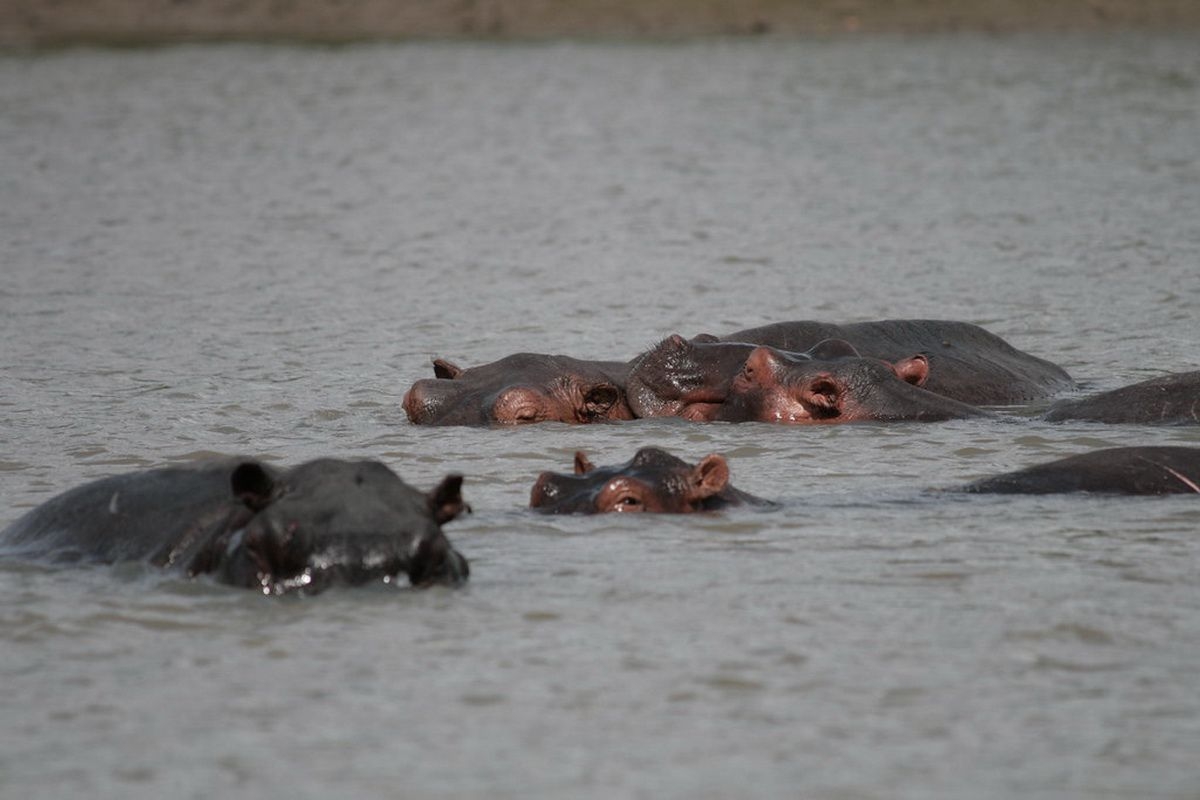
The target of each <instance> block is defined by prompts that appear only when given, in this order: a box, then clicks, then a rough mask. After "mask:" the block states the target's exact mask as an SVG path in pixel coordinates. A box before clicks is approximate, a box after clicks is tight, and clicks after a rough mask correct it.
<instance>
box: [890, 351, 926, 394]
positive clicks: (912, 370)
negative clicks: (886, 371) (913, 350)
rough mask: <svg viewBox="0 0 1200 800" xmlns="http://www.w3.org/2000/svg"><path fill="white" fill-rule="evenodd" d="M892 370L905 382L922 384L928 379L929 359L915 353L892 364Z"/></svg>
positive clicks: (915, 384) (916, 384)
mask: <svg viewBox="0 0 1200 800" xmlns="http://www.w3.org/2000/svg"><path fill="white" fill-rule="evenodd" d="M892 370H893V371H894V372H895V373H896V376H897V377H898V378H900V380H902V381H904V382H905V383H911V384H912V385H913V386H924V385H925V381H927V380H929V359H927V358H926V357H925V356H923V355H920V354H917V355H915V356H912V357H910V358H906V359H903V360H902V361H897V362H896V363H895V364H892Z"/></svg>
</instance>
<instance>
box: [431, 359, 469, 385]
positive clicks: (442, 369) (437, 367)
mask: <svg viewBox="0 0 1200 800" xmlns="http://www.w3.org/2000/svg"><path fill="white" fill-rule="evenodd" d="M461 374H462V367H460V366H458V365H457V364H454V363H451V362H449V361H447V360H445V359H444V358H435V359H434V360H433V377H435V378H441V379H442V380H448V381H452V380H454V379H455V378H457V377H458V376H459V375H461Z"/></svg>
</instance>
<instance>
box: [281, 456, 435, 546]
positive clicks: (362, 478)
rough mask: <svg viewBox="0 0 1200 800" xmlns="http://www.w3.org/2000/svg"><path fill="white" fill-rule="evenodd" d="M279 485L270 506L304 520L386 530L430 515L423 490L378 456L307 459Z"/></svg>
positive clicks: (363, 528)
mask: <svg viewBox="0 0 1200 800" xmlns="http://www.w3.org/2000/svg"><path fill="white" fill-rule="evenodd" d="M280 486H281V491H280V496H279V497H278V499H277V500H276V501H275V502H274V503H272V504H271V505H270V506H268V508H267V512H268V513H270V514H272V515H273V516H287V517H291V518H294V519H295V520H296V521H297V522H298V523H300V524H302V525H305V526H312V525H316V526H318V527H326V526H327V527H336V528H338V529H342V530H347V531H350V530H353V529H358V530H360V531H361V532H368V531H370V532H383V531H384V530H394V529H395V527H396V526H397V524H398V523H405V524H411V523H412V522H414V521H416V520H419V519H426V518H430V512H429V507H428V502H427V501H426V498H425V495H423V494H422V493H421V492H419V491H417V490H416V489H414V488H413V487H411V486H409V485H408V484H406V483H404V481H402V480H400V478H399V476H397V475H396V473H394V472H392V471H391V470H390V469H388V468H387V467H386V466H385V465H383V464H381V463H379V462H378V461H341V460H338V459H318V460H316V461H309V462H307V463H305V464H301V465H299V466H297V467H295V468H293V469H291V470H288V472H287V473H285V474H284V475H283V477H282V478H281V480H280ZM430 522H431V523H432V520H431V519H430Z"/></svg>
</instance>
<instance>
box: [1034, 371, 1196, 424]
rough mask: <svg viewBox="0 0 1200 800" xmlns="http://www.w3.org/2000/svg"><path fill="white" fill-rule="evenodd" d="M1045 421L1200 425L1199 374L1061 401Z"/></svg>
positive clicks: (1164, 379) (1174, 377)
mask: <svg viewBox="0 0 1200 800" xmlns="http://www.w3.org/2000/svg"><path fill="white" fill-rule="evenodd" d="M1044 418H1045V419H1047V420H1049V421H1051V422H1062V421H1065V420H1083V421H1087V422H1109V423H1134V424H1167V425H1200V371H1197V372H1178V373H1173V374H1171V375H1163V376H1162V377H1158V378H1151V379H1150V380H1148V381H1142V382H1141V383H1135V384H1133V385H1132V386H1123V387H1121V388H1120V389H1113V390H1112V391H1109V392H1101V393H1099V394H1094V395H1092V396H1090V397H1084V398H1082V399H1079V400H1060V401H1058V402H1057V403H1055V404H1054V405H1053V406H1051V407H1050V410H1049V411H1048V412H1046V415H1045V417H1044Z"/></svg>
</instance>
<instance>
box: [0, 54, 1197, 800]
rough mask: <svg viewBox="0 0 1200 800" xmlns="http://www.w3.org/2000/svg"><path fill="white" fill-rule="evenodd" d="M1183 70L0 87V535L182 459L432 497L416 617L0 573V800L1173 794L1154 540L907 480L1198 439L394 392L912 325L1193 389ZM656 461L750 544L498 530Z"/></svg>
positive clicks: (188, 585)
mask: <svg viewBox="0 0 1200 800" xmlns="http://www.w3.org/2000/svg"><path fill="white" fill-rule="evenodd" d="M1198 131H1200V41H1198V40H1197V39H1196V38H1195V37H1194V36H1191V37H1187V36H1179V37H1171V36H1124V37H1108V38H1089V37H1057V38H1049V37H1027V38H1023V37H1018V38H999V39H993V38H976V37H967V36H963V37H956V38H927V39H911V40H910V39H899V38H897V39H888V38H882V39H862V40H848V41H816V40H814V41H807V42H800V43H790V44H788V43H763V42H721V41H714V42H704V43H695V44H683V45H645V46H641V45H639V46H621V45H584V44H571V43H564V44H550V45H503V46H500V45H496V46H491V45H479V44H441V45H404V46H394V47H383V46H380V47H352V48H344V49H290V48H262V47H254V46H238V47H187V48H178V49H167V50H143V51H123V52H97V51H68V52H60V53H51V54H43V55H17V56H14V55H10V56H6V57H3V58H0V326H2V327H0V337H2V342H3V344H2V345H0V365H2V368H3V391H2V392H0V442H2V444H0V448H2V449H0V497H2V499H3V504H4V511H3V512H2V516H0V523H7V522H9V521H11V520H12V519H15V518H16V517H17V516H18V515H19V514H20V513H21V512H22V511H23V510H24V509H25V508H28V507H30V506H32V505H34V504H36V503H38V502H40V501H42V500H44V499H46V498H48V497H49V496H51V495H52V494H53V493H57V492H59V491H61V490H64V489H66V488H68V487H70V486H73V485H75V484H77V483H78V482H80V481H82V480H84V479H87V478H90V477H94V476H99V475H102V474H106V473H110V472H113V471H119V470H128V469H134V468H138V467H142V466H146V465H153V464H160V463H163V462H166V461H169V460H172V459H176V458H182V457H189V456H190V455H193V454H196V453H200V452H206V451H220V452H242V453H250V454H256V455H263V456H267V457H270V458H275V459H278V460H280V461H282V462H289V463H294V462H298V461H300V460H303V459H306V458H310V457H314V456H317V455H326V454H328V455H339V456H372V457H376V458H380V459H382V460H384V461H386V462H387V463H388V464H390V465H392V466H393V467H394V468H395V469H396V470H397V471H398V472H399V473H400V474H401V475H403V476H404V477H405V478H406V479H407V480H409V481H410V482H411V483H414V484H416V485H418V486H421V487H429V486H431V485H432V484H434V483H435V482H436V481H437V480H438V479H439V478H440V477H441V476H442V475H443V474H444V473H446V472H448V471H461V472H463V473H465V474H466V475H467V476H468V477H467V481H468V482H467V486H466V489H465V491H466V493H467V495H468V499H469V501H470V502H471V504H472V505H473V506H474V509H475V513H474V514H473V515H472V516H470V517H468V518H466V519H464V520H460V521H456V522H454V523H452V524H451V525H450V526H448V532H449V534H450V535H451V537H452V539H453V540H454V542H455V543H456V545H457V546H458V547H459V548H460V549H461V550H462V551H463V552H464V553H465V554H466V555H467V556H468V557H469V558H470V559H471V564H472V580H471V585H470V586H469V587H468V588H467V589H465V590H462V591H445V590H433V591H427V592H415V591H411V590H407V589H404V590H396V589H394V588H393V589H390V590H385V589H384V588H383V587H380V588H379V589H374V590H372V589H369V590H362V591H341V592H331V593H328V594H325V595H321V596H319V597H317V598H310V599H301V598H283V599H271V598H263V597H260V596H256V595H253V594H251V593H249V592H241V591H235V590H231V589H226V588H222V587H219V586H214V585H211V584H207V583H203V582H200V583H193V582H187V581H182V580H178V579H172V578H168V577H164V576H162V575H160V574H157V573H153V572H149V571H146V570H143V569H140V568H133V567H130V566H122V567H118V568H107V567H104V568H84V569H72V570H51V569H47V568H43V567H38V566H31V565H13V564H7V565H4V566H0V681H2V685H3V688H4V691H3V692H2V693H0V719H2V720H3V722H2V723H0V795H3V796H4V797H10V796H11V797H34V796H38V797H60V798H65V797H88V798H95V797H121V798H129V797H162V796H166V795H168V794H169V795H170V796H172V797H196V798H199V797H212V796H214V795H217V794H231V793H232V794H234V795H239V796H255V797H279V798H284V797H286V798H297V797H300V798H305V797H327V796H334V795H335V796H355V797H380V798H384V797H387V798H391V797H472V796H473V797H496V798H528V797H562V796H573V797H596V798H601V797H604V798H608V797H644V798H651V797H653V798H660V797H689V798H692V797H713V798H716V797H730V796H739V797H797V796H804V797H812V798H895V797H911V798H929V797H945V798H951V797H953V798H962V797H978V798H1010V797H1014V796H1018V795H1019V796H1022V797H1087V798H1097V797H1144V798H1173V799H1174V798H1193V800H1194V798H1197V797H1200V795H1198V794H1197V792H1198V791H1200V789H1198V787H1200V766H1197V762H1196V754H1197V753H1198V752H1200V677H1198V676H1200V672H1198V671H1197V663H1198V662H1200V505H1198V504H1197V502H1196V501H1195V500H1194V499H1189V498H1187V497H1177V498H1168V499H1100V498H1079V497H1051V498H984V497H969V498H967V497H960V496H954V495H940V494H938V493H936V492H928V491H926V490H927V489H930V488H937V487H947V486H953V485H955V484H957V483H960V482H962V481H965V480H968V479H972V478H976V477H979V476H982V475H986V474H991V473H994V472H997V471H1001V470H1005V469H1012V468H1017V467H1020V466H1024V465H1027V464H1029V463H1033V462H1036V461H1041V460H1047V459H1049V458H1052V457H1055V456H1059V455H1065V454H1069V453H1074V452H1081V451H1084V450H1088V449H1092V448H1096V447H1101V446H1106V445H1122V444H1139V443H1161V444H1166V443H1175V444H1192V445H1200V431H1198V430H1197V429H1194V428H1193V429H1184V428H1175V429H1169V428H1168V429H1144V428H1139V427H1131V426H1130V427H1127V426H1113V427H1104V426H1095V425H1088V424H1057V425H1051V424H1046V423H1042V422H1039V421H1036V420H1029V419H1021V418H1015V419H1000V420H981V421H965V422H955V423H949V424H937V425H920V426H919V425H893V426H875V425H860V426H846V427H842V428H825V429H789V428H783V427H773V426H768V425H756V424H754V425H739V426H730V425H718V424H713V425H708V426H698V425H690V424H686V423H682V422H679V421H673V420H658V421H640V422H632V423H627V424H620V425H610V426H596V427H589V428H571V427H567V426H561V425H557V424H551V425H542V426H537V427H531V428H519V429H512V430H472V429H422V428H417V427H414V426H411V425H409V424H408V423H407V422H406V420H405V418H404V415H403V412H402V411H401V410H400V408H399V401H400V398H401V395H402V393H403V392H404V390H405V388H407V386H408V385H409V384H410V383H411V382H412V381H413V380H414V379H416V378H417V377H422V376H425V375H428V374H431V373H430V367H429V359H430V358H431V357H432V356H434V355H437V356H442V357H446V358H450V359H452V360H455V361H457V362H459V363H461V364H463V365H474V364H479V363H483V362H485V361H489V360H492V359H495V358H498V357H500V356H502V355H505V354H507V353H510V352H516V351H520V350H534V351H544V352H562V353H568V354H571V355H575V356H580V357H589V358H602V357H627V356H632V355H633V354H635V353H636V352H638V351H639V350H641V349H643V348H644V347H645V346H647V345H649V344H651V343H652V342H654V341H656V340H657V339H659V338H661V337H662V336H664V335H666V334H668V333H671V332H674V331H678V332H681V333H684V334H686V335H692V334H695V333H698V332H700V331H710V332H716V333H720V332H723V331H730V330H735V329H738V328H743V327H748V326H751V325H757V324H762V323H765V322H769V321H776V320H783V319H798V318H818V319H829V320H834V321H842V320H847V321H848V320H857V319H872V318H886V317H923V316H929V317H944V318H955V319H963V320H968V321H972V322H977V323H980V324H983V325H985V326H986V327H988V328H989V329H991V330H993V331H995V332H996V333H999V334H1001V335H1003V336H1005V337H1006V338H1008V339H1009V340H1010V341H1012V342H1013V343H1014V344H1016V345H1017V346H1019V347H1022V348H1024V349H1026V350H1029V351H1031V352H1033V353H1035V354H1037V355H1041V356H1043V357H1047V358H1051V359H1053V360H1056V361H1058V362H1060V363H1062V364H1064V365H1065V366H1066V367H1067V368H1068V369H1070V370H1071V371H1072V372H1073V373H1074V374H1075V375H1076V376H1077V377H1078V378H1079V379H1080V380H1081V381H1083V382H1085V383H1087V384H1089V385H1090V386H1092V387H1095V388H1111V387H1115V386H1118V385H1121V384H1124V383H1129V382H1133V381H1135V380H1141V379H1143V378H1146V377H1149V376H1152V375H1156V374H1159V373H1161V372H1163V371H1169V370H1183V369H1197V368H1198V367H1200V354H1198V344H1200V334H1198V331H1200V133H1198ZM647 444H656V445H659V446H662V447H665V448H667V449H669V450H671V451H673V452H675V453H676V454H678V455H681V456H684V457H688V458H690V459H698V458H699V457H701V456H703V455H705V454H707V453H709V452H720V453H724V454H725V455H726V456H727V457H728V458H729V460H730V463H731V465H732V470H733V478H734V482H735V483H736V484H737V485H738V486H739V487H740V488H742V489H744V490H747V491H750V492H753V493H756V494H760V495H762V496H765V497H770V498H773V499H777V500H780V501H781V502H782V503H783V504H784V508H783V509H782V510H780V511H778V512H774V513H767V514H764V513H756V512H753V511H734V512H730V513H722V514H714V515H708V516H704V517H702V518H692V517H689V518H629V517H623V516H622V517H607V518H546V517H539V516H533V515H531V514H529V513H528V512H526V511H525V510H524V508H523V507H524V505H525V503H526V502H527V497H528V490H529V487H530V485H531V484H532V482H533V479H534V477H535V476H536V475H537V473H538V472H540V471H542V470H544V469H551V468H560V469H563V470H565V469H568V468H569V466H570V463H571V454H572V453H573V452H574V451H575V450H576V449H579V448H582V449H585V450H587V451H588V452H589V454H590V455H591V458H592V460H593V461H595V462H596V463H598V464H600V463H612V462H616V461H623V460H625V459H627V458H628V457H629V456H630V455H631V454H632V453H633V452H634V451H635V450H636V449H637V448H638V447H639V446H642V445H647Z"/></svg>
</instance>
